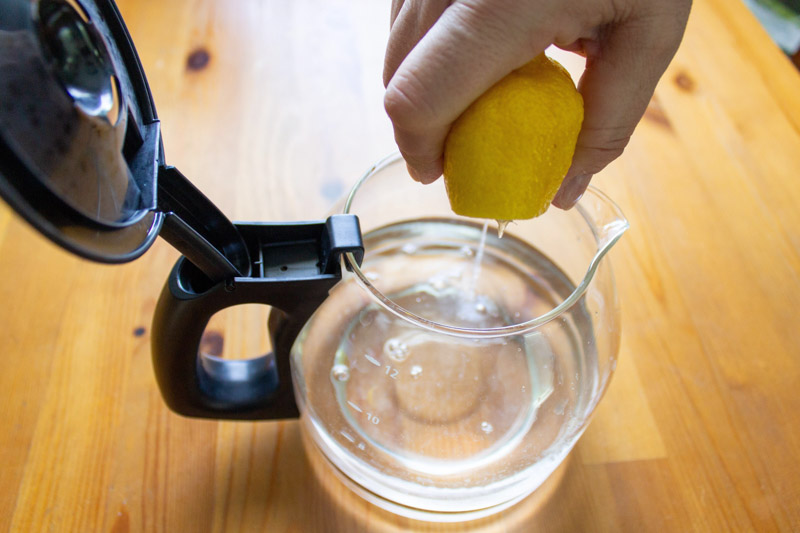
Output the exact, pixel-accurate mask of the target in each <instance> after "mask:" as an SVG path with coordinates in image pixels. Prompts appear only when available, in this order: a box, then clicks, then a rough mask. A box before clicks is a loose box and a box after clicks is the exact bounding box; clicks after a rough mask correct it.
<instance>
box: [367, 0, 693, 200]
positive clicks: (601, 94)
mask: <svg viewBox="0 0 800 533" xmlns="http://www.w3.org/2000/svg"><path fill="white" fill-rule="evenodd" d="M690 7H691V0H405V1H404V0H393V1H392V13H391V15H392V17H391V20H392V28H391V32H390V34H389V42H388V46H387V49H386V59H385V63H384V73H383V81H384V85H385V86H386V95H385V97H384V105H385V107H386V112H387V113H388V115H389V118H390V119H391V120H392V123H393V126H394V134H395V140H396V141H397V145H398V147H399V148H400V152H401V153H402V154H403V157H404V158H405V160H406V163H407V165H408V167H409V172H410V173H411V176H412V177H413V178H414V179H416V180H417V181H420V182H423V183H430V182H432V181H434V180H436V179H437V178H438V177H439V176H441V174H442V150H443V147H444V141H445V138H446V137H447V134H448V132H449V131H450V126H451V125H452V123H453V122H454V121H455V120H456V118H458V116H459V115H461V113H462V112H463V111H464V110H465V109H466V108H467V107H468V106H469V105H470V104H471V103H472V102H473V101H475V100H476V99H477V98H478V97H479V96H480V95H482V94H483V93H484V92H485V91H486V90H487V89H488V88H489V87H491V86H492V85H494V83H496V82H497V81H499V80H500V79H501V78H502V77H504V76H505V75H506V74H508V73H509V72H511V71H512V70H514V69H516V68H518V67H520V66H522V65H524V64H525V63H527V62H528V61H530V60H531V59H532V58H533V57H535V56H536V55H538V54H539V53H541V52H542V51H544V49H545V48H547V47H548V46H549V45H551V44H554V45H556V46H558V47H559V48H562V49H564V50H569V51H573V52H577V53H580V54H582V55H584V56H585V57H586V70H585V71H584V73H583V76H582V77H581V80H580V83H579V84H578V90H579V91H580V93H581V95H582V96H583V101H584V120H583V125H582V127H581V131H580V134H579V135H578V142H577V146H576V148H575V155H574V156H573V159H572V165H571V167H570V169H569V171H568V172H567V175H566V177H565V179H564V182H563V183H562V185H561V188H560V189H559V191H558V193H557V194H556V197H555V199H554V200H553V205H555V206H557V207H561V208H563V209H569V208H570V207H572V206H573V205H575V203H576V202H577V201H578V200H579V199H580V197H581V195H582V194H583V192H584V191H585V190H586V187H588V185H589V181H590V180H591V178H592V176H593V175H594V174H595V173H597V172H599V171H600V170H602V169H603V168H604V167H605V166H606V165H608V164H609V163H610V162H611V161H613V160H614V159H616V158H617V157H619V155H620V154H622V151H623V149H624V148H625V146H626V145H627V144H628V140H629V139H630V136H631V134H632V133H633V130H634V128H635V127H636V124H637V123H638V122H639V120H640V119H641V117H642V115H643V114H644V111H645V109H646V107H647V104H648V102H649V101H650V98H651V97H652V96H653V91H654V90H655V86H656V83H657V82H658V80H659V78H660V77H661V75H662V74H663V73H664V71H665V70H666V68H667V65H668V64H669V62H670V61H671V60H672V57H673V55H674V54H675V51H676V50H677V48H678V45H679V44H680V41H681V38H682V36H683V31H684V28H685V26H686V21H687V19H688V16H689V9H690Z"/></svg>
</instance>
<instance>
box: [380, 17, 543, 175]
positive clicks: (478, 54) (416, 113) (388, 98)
mask: <svg viewBox="0 0 800 533" xmlns="http://www.w3.org/2000/svg"><path fill="white" fill-rule="evenodd" d="M439 7H441V5H440V6H439ZM502 15H503V16H505V17H506V19H508V18H513V13H508V12H504V13H503V14H502ZM509 15H510V17H509ZM402 17H403V10H402V9H401V11H400V13H399V15H398V17H397V20H396V21H395V25H396V26H397V24H405V22H404V21H403V20H402ZM423 19H424V20H423V23H421V24H419V25H418V27H424V26H425V25H426V24H428V23H429V22H430V21H429V20H428V19H427V18H423ZM528 20H530V17H528ZM435 22H436V23H435V24H433V25H432V26H428V28H427V29H426V31H427V34H425V35H424V37H423V38H422V39H421V40H420V41H419V42H418V43H417V45H416V46H415V47H413V49H412V50H410V52H408V54H407V55H406V56H405V58H404V59H402V60H401V62H400V64H399V66H398V67H397V69H396V71H395V72H394V74H393V75H389V78H390V79H389V82H388V84H387V88H386V95H385V98H384V105H385V107H386V112H387V113H388V115H389V117H390V118H391V119H392V123H393V125H394V132H395V140H396V141H397V145H398V147H399V148H400V151H401V153H402V154H403V157H404V158H405V160H406V163H407V164H408V166H409V172H410V173H411V175H412V177H413V178H414V179H416V180H418V181H421V182H423V183H429V182H431V181H434V180H436V179H437V178H438V177H439V176H440V175H441V172H442V148H443V145H444V140H445V137H446V136H447V133H448V131H449V129H450V125H451V124H452V122H453V121H454V120H455V119H456V118H458V116H459V115H460V114H461V113H462V112H463V111H464V110H465V109H466V108H467V107H468V106H469V104H470V103H472V102H473V101H474V100H476V99H477V98H478V97H479V96H480V95H481V94H483V93H484V92H485V91H486V90H487V89H488V88H489V87H491V86H492V85H493V84H494V83H495V82H496V81H497V80H499V79H500V78H502V77H503V76H504V75H506V74H507V73H509V72H511V71H512V70H513V69H515V68H517V67H519V66H521V65H523V64H524V63H525V62H526V61H528V60H529V59H531V58H532V57H533V56H535V55H536V54H537V53H539V52H541V51H543V50H544V48H545V47H546V46H547V44H549V40H550V39H551V38H550V37H549V36H548V35H547V34H546V33H545V32H538V33H531V32H529V31H527V28H526V29H525V30H526V31H522V28H518V31H511V29H512V28H513V27H514V24H513V23H509V21H508V20H501V19H500V18H497V17H496V16H495V14H494V12H481V13H477V12H475V11H473V8H471V7H467V6H465V5H464V4H460V3H455V4H452V5H450V6H449V7H447V8H446V9H445V10H444V11H443V13H442V14H441V16H440V17H439V18H438V20H435ZM409 24H410V23H409ZM431 24H432V22H431ZM392 31H393V32H394V30H392ZM398 31H405V30H402V29H401V28H398ZM531 35H533V36H534V37H531ZM532 40H533V43H532ZM392 53H393V54H396V56H395V55H393V59H392V61H393V62H396V61H397V60H396V57H399V56H400V55H402V51H401V50H400V47H399V45H398V48H397V49H395V50H392ZM390 70H391V67H390V66H389V60H388V58H387V71H390Z"/></svg>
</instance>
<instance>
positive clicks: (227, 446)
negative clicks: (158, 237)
mask: <svg viewBox="0 0 800 533" xmlns="http://www.w3.org/2000/svg"><path fill="white" fill-rule="evenodd" d="M387 3H388V2H376V1H374V0H360V1H358V2H356V1H354V0H338V1H326V2H321V1H314V0H303V1H293V2H279V1H268V0H239V1H237V2H225V1H223V0H195V1H192V2H190V1H188V0H186V1H178V0H172V1H170V2H163V1H156V0H147V1H145V0H139V1H134V0H128V1H124V2H121V3H120V8H121V10H122V12H123V15H124V16H125V18H126V20H127V23H128V26H129V29H130V31H131V33H132V35H133V37H134V40H135V41H136V44H137V46H138V49H139V52H140V55H141V58H142V61H143V63H144V66H145V69H146V71H147V73H148V76H149V80H150V84H151V87H152V90H153V93H154V94H155V100H156V104H157V107H158V110H159V114H160V116H161V119H162V121H163V130H164V139H165V145H166V148H167V156H168V160H169V162H170V163H171V164H174V165H176V166H178V167H179V168H180V169H181V170H182V171H183V172H184V173H185V174H186V175H187V176H189V177H190V178H191V179H192V180H193V181H194V182H195V183H196V184H197V185H198V186H199V187H200V188H201V189H202V190H204V191H205V192H206V193H207V194H208V195H209V196H210V197H211V198H212V200H213V201H214V202H216V203H217V204H218V205H219V206H220V207H221V208H222V210H223V211H224V212H225V213H227V214H228V215H229V216H230V217H231V218H233V219H237V220H248V219H249V220H270V219H273V220H289V219H309V218H319V217H321V216H322V215H323V214H324V213H325V212H326V211H327V208H328V206H329V205H330V204H331V202H332V201H333V200H334V199H335V198H336V197H338V196H339V195H340V194H341V193H342V192H343V191H344V190H345V189H346V188H347V187H348V186H349V185H350V184H351V183H352V182H353V181H354V180H355V179H356V178H357V177H358V176H359V175H360V174H361V172H362V171H363V170H365V169H366V168H367V167H368V166H369V165H370V164H371V163H372V162H373V161H375V160H376V159H377V158H379V157H380V156H382V155H384V154H386V153H388V152H390V151H392V150H393V149H394V147H393V142H392V135H391V128H390V125H389V122H388V120H387V118H386V117H385V114H384V112H383V107H382V95H383V90H382V85H381V76H380V74H381V67H382V57H383V47H384V43H385V40H386V36H387V31H388V28H387V26H388V6H387V5H386V4H387ZM595 183H596V184H598V185H599V186H600V187H601V188H603V189H605V190H606V191H607V192H608V193H609V194H610V195H611V196H612V197H613V198H615V199H616V200H617V202H618V203H619V204H620V205H621V206H622V208H623V210H624V211H625V212H626V214H627V215H628V217H629V218H630V221H631V230H630V231H629V233H628V234H627V235H626V236H625V237H624V239H623V241H622V243H621V244H620V245H619V246H618V247H616V248H615V250H614V251H613V252H612V255H613V262H614V265H615V269H616V277H617V281H618V288H619V292H620V298H621V301H622V304H623V324H624V327H623V336H622V347H621V351H620V357H619V361H620V362H619V367H618V370H617V374H616V376H615V378H614V380H613V382H612V384H611V387H610V389H609V391H608V393H607V395H606V398H605V399H604V400H603V402H602V403H601V406H600V408H599V410H598V412H597V413H596V416H595V418H594V421H593V422H592V424H591V426H590V427H589V429H588V431H587V432H586V434H585V436H584V437H583V439H582V440H581V441H580V443H579V444H578V446H577V448H576V450H575V451H574V452H573V454H572V455H571V458H570V460H569V461H568V462H567V463H566V464H565V465H564V466H563V467H562V468H561V470H560V471H559V473H558V475H557V476H556V477H555V478H554V479H553V480H552V482H550V483H549V484H548V485H546V486H545V487H544V488H543V489H542V490H541V491H540V492H539V493H537V494H535V495H534V496H533V497H531V498H529V499H528V500H526V501H524V502H523V503H521V504H519V505H518V506H516V507H514V508H512V509H511V510H509V511H506V512H505V513H503V514H501V515H499V516H497V517H495V518H491V519H485V520H482V521H478V522H473V523H469V524H460V525H436V524H426V523H422V522H413V521H410V520H406V519H402V518H397V517H394V516H392V515H390V514H388V513H386V512H383V511H381V510H379V509H377V508H375V507H373V506H371V505H369V504H367V503H366V502H364V501H362V500H361V499H359V498H358V497H356V496H354V495H353V494H351V493H350V492H349V491H347V490H346V489H345V488H344V487H343V486H342V485H341V484H340V482H339V481H338V480H337V479H336V478H335V477H334V476H333V475H332V474H330V473H329V472H328V471H327V470H324V469H319V468H317V466H318V459H317V458H315V457H314V456H311V457H310V458H309V457H307V456H306V454H305V453H304V451H303V448H302V444H301V433H300V428H299V425H298V424H297V422H294V421H288V422H264V423H233V422H215V421H203V420H190V419H186V418H181V417H179V416H177V415H174V414H172V413H171V412H170V411H168V410H167V409H166V407H165V406H164V404H163V403H162V400H161V398H160V396H159V393H158V390H157V389H156V384H155V380H154V377H153V372H152V369H151V365H150V348H149V341H150V339H149V334H150V319H151V316H152V313H153V308H154V305H155V301H156V298H157V296H158V294H159V291H160V289H161V284H162V283H163V280H164V279H165V277H166V275H167V273H168V271H169V269H170V267H171V265H172V263H173V262H174V261H175V259H176V258H177V254H176V252H174V251H173V250H171V249H170V248H169V247H168V246H167V245H165V244H164V243H161V242H159V243H157V244H156V245H155V247H154V248H153V249H152V250H151V251H150V252H148V254H147V255H146V256H145V257H143V258H141V259H140V260H138V261H136V262H135V263H133V264H129V265H124V266H117V267H109V266H102V265H96V264H92V263H87V262H84V261H82V260H79V259H76V258H74V257H72V256H70V255H69V254H67V253H65V252H63V251H61V250H60V249H57V248H56V247H54V246H53V245H51V244H50V243H49V242H48V241H45V240H44V239H43V238H42V237H40V236H39V235H38V234H36V233H35V232H34V231H33V230H31V229H30V228H29V227H28V226H27V225H25V224H24V223H22V222H21V221H20V220H19V219H18V218H16V217H15V216H13V215H11V214H10V213H9V210H8V209H7V208H6V207H5V206H3V207H1V208H0V279H2V280H3V281H2V283H0V301H2V302H3V306H2V307H0V324H2V335H1V336H0V353H2V361H3V365H2V372H0V415H1V416H0V464H1V465H2V467H0V530H11V531H19V532H32V531H111V532H114V533H122V532H127V531H147V532H195V531H211V530H213V531H239V530H243V531H270V532H282V531H296V532H315V531H320V532H323V531H324V532H328V531H348V532H349V531H403V530H407V529H412V530H421V531H451V530H470V531H532V530H534V529H535V530H537V531H538V530H540V531H618V530H622V531H643V530H650V531H688V530H696V531H722V530H738V531H748V530H759V531H772V530H783V531H790V530H792V529H794V530H798V529H800V414H799V413H800V319H799V318H798V316H799V315H800V207H799V206H800V75H798V73H797V72H796V71H795V70H794V69H793V68H792V66H791V63H790V62H789V60H788V59H786V58H785V57H783V56H782V55H781V54H780V52H779V51H778V50H777V49H776V48H775V47H774V46H773V45H772V44H771V42H770V41H769V40H768V37H767V35H766V33H765V32H764V31H763V30H762V29H761V28H760V27H759V26H758V25H757V23H756V22H755V20H754V19H753V18H752V17H751V16H750V15H749V13H748V12H746V10H745V8H744V7H743V6H742V5H740V2H738V1H736V0H697V1H696V3H695V6H694V11H693V14H692V18H691V21H690V24H689V28H688V31H687V34H686V38H685V40H684V43H683V46H682V47H681V50H680V52H679V53H678V55H677V57H676V59H675V61H674V62H673V64H672V66H671V67H670V69H669V71H668V72H667V73H666V75H665V76H664V78H663V80H662V82H661V84H660V86H659V88H658V90H657V92H656V96H655V98H654V99H653V102H652V105H651V106H650V108H649V110H648V112H647V115H646V117H645V119H644V120H643V122H642V123H641V125H640V126H639V128H638V130H637V132H636V134H635V135H634V138H633V140H632V141H631V144H630V146H629V148H628V149H627V151H626V153H625V155H624V156H623V157H622V158H621V159H620V160H618V161H617V162H615V163H614V164H613V165H612V166H611V167H609V168H608V169H607V170H606V171H604V172H603V173H602V174H601V175H600V176H598V177H597V179H596V181H595ZM264 316H265V312H264V310H260V309H253V308H249V309H246V310H245V311H243V312H242V313H239V314H233V313H231V314H229V315H225V316H223V317H222V318H220V319H219V320H217V321H215V325H214V328H216V331H218V332H219V333H220V335H221V338H222V339H223V342H224V347H225V350H226V351H227V350H231V351H232V352H236V351H239V350H240V349H241V350H247V351H249V352H250V353H253V352H254V350H263V349H265V348H266V346H265V343H266V340H265V338H264V337H265V334H264V327H263V319H264Z"/></svg>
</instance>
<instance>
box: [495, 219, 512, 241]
mask: <svg viewBox="0 0 800 533" xmlns="http://www.w3.org/2000/svg"><path fill="white" fill-rule="evenodd" d="M512 222H513V220H497V238H498V239H502V238H503V233H505V231H506V228H507V227H508V225H509V224H511V223H512Z"/></svg>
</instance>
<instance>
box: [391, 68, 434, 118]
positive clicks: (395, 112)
mask: <svg viewBox="0 0 800 533" xmlns="http://www.w3.org/2000/svg"><path fill="white" fill-rule="evenodd" d="M383 107H384V109H385V110H386V114H387V115H389V118H390V119H391V120H392V122H393V123H394V125H395V126H396V127H399V128H402V129H419V128H420V127H424V126H425V125H427V124H430V123H431V121H432V117H433V116H434V112H433V110H432V109H431V108H430V106H428V105H427V104H426V103H425V100H424V98H422V97H421V96H420V92H419V91H417V90H414V88H413V84H412V83H410V82H409V81H408V78H406V77H404V76H403V75H402V74H400V73H399V72H398V73H396V74H395V75H394V77H392V79H391V81H390V82H389V85H388V86H387V87H386V93H385V94H384V97H383Z"/></svg>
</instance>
